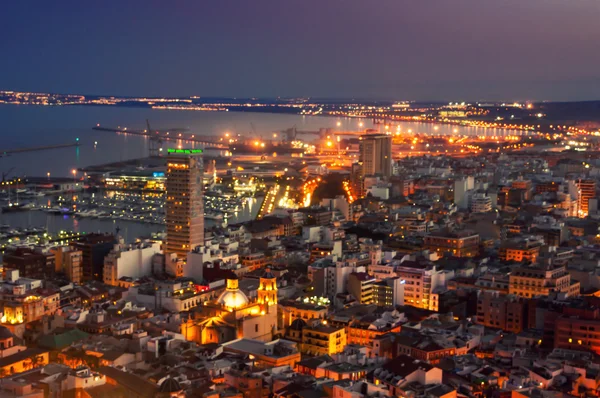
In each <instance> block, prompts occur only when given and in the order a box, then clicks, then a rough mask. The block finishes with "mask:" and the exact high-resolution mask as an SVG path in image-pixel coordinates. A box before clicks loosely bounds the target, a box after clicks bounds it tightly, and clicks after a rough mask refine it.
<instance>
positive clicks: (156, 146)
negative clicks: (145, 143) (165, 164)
mask: <svg viewBox="0 0 600 398" xmlns="http://www.w3.org/2000/svg"><path fill="white" fill-rule="evenodd" d="M146 126H147V127H148V136H149V137H150V145H149V148H148V149H149V155H150V157H157V156H160V150H161V149H162V144H163V139H162V137H161V135H160V134H159V133H158V131H157V132H156V134H152V129H151V128H150V122H149V121H148V119H146Z"/></svg>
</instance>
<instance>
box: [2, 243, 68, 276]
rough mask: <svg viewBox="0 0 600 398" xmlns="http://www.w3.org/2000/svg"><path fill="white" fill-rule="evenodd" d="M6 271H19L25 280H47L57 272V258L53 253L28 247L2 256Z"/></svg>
mask: <svg viewBox="0 0 600 398" xmlns="http://www.w3.org/2000/svg"><path fill="white" fill-rule="evenodd" d="M2 266H3V267H4V268H5V269H12V270H18V271H19V275H21V276H22V277H24V278H39V279H45V278H48V277H50V276H51V275H53V274H54V272H55V268H56V265H55V257H54V254H51V253H42V252H41V251H39V250H33V249H30V248H27V247H22V248H21V247H19V248H17V249H15V250H11V251H7V252H5V253H4V255H3V256H2Z"/></svg>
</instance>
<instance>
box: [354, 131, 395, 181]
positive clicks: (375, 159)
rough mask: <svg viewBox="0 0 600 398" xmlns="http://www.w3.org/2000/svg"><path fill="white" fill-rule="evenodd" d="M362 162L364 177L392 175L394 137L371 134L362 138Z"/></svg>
mask: <svg viewBox="0 0 600 398" xmlns="http://www.w3.org/2000/svg"><path fill="white" fill-rule="evenodd" d="M360 138H361V141H360V161H361V162H362V175H363V176H368V175H376V174H380V175H382V176H384V177H387V178H389V177H390V176H391V175H392V137H391V136H390V135H385V134H369V135H363V136H361V137H360Z"/></svg>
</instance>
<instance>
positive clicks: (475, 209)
mask: <svg viewBox="0 0 600 398" xmlns="http://www.w3.org/2000/svg"><path fill="white" fill-rule="evenodd" d="M490 211H492V198H490V197H489V196H488V195H487V194H485V193H476V194H474V195H473V196H472V197H471V212H472V213H487V212H490Z"/></svg>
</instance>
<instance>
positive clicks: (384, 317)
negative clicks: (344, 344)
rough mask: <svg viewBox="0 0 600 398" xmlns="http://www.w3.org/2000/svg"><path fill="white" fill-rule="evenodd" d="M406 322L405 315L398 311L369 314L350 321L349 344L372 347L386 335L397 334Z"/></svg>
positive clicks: (348, 328)
mask: <svg viewBox="0 0 600 398" xmlns="http://www.w3.org/2000/svg"><path fill="white" fill-rule="evenodd" d="M404 322H406V318H405V317H404V315H403V314H399V313H398V312H397V311H395V310H394V311H392V312H389V311H388V312H384V313H383V314H377V315H376V314H369V315H365V316H363V317H361V318H360V319H355V320H352V321H350V323H349V324H348V327H347V331H348V337H347V341H348V344H358V345H364V346H372V345H373V340H374V339H376V338H377V337H379V336H382V335H384V334H386V333H397V332H399V331H400V330H401V328H402V326H401V324H402V323H404Z"/></svg>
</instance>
